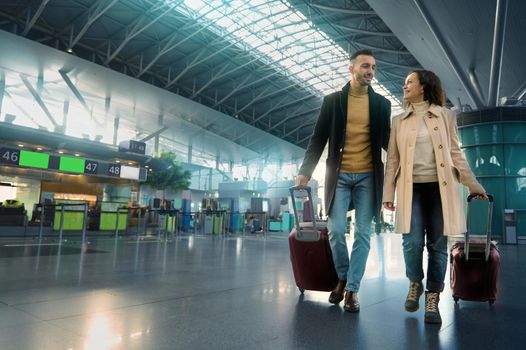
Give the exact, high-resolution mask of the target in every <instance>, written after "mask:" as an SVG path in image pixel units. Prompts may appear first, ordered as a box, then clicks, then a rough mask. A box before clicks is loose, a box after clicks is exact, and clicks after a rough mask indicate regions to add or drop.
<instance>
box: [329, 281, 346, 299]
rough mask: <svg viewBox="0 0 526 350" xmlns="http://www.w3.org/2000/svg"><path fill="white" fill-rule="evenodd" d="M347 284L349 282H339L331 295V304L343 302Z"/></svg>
mask: <svg viewBox="0 0 526 350" xmlns="http://www.w3.org/2000/svg"><path fill="white" fill-rule="evenodd" d="M346 284H347V281H342V280H339V281H338V284H337V285H336V287H334V289H333V290H332V292H331V295H329V303H331V304H339V303H340V301H342V300H343V293H344V292H345V285H346Z"/></svg>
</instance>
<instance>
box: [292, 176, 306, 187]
mask: <svg viewBox="0 0 526 350" xmlns="http://www.w3.org/2000/svg"><path fill="white" fill-rule="evenodd" d="M308 183H309V178H308V177H307V176H305V175H298V176H297V177H296V184H295V185H296V186H307V184H308Z"/></svg>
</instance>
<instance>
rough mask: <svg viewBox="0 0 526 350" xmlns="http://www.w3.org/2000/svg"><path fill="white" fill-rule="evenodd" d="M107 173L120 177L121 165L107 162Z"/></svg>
mask: <svg viewBox="0 0 526 350" xmlns="http://www.w3.org/2000/svg"><path fill="white" fill-rule="evenodd" d="M108 175H109V176H115V177H120V176H121V165H120V164H112V163H110V164H108Z"/></svg>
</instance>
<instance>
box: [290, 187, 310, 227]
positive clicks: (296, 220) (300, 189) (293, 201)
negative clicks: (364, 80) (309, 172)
mask: <svg viewBox="0 0 526 350" xmlns="http://www.w3.org/2000/svg"><path fill="white" fill-rule="evenodd" d="M289 191H290V197H291V198H292V208H293V209H294V219H295V222H294V226H296V232H300V231H301V227H300V221H299V216H298V210H297V209H296V199H295V198H296V197H295V196H294V191H307V196H308V197H309V201H310V203H311V206H310V209H311V214H312V216H311V217H312V227H313V228H316V218H315V216H314V204H313V203H312V190H311V188H310V186H304V185H300V186H292V187H291V188H289Z"/></svg>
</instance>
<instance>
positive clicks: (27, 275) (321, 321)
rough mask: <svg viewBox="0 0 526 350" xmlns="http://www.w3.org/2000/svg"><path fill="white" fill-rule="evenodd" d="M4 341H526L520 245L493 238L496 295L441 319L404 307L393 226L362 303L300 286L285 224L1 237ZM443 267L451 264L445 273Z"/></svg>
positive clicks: (459, 345)
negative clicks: (338, 302) (224, 233)
mask: <svg viewBox="0 0 526 350" xmlns="http://www.w3.org/2000/svg"><path fill="white" fill-rule="evenodd" d="M0 245H1V248H0V253H1V255H0V276H1V278H0V349H2V350H6V349H16V350H20V349H42V350H44V349H53V350H56V349H156V350H157V349H272V350H276V349H519V348H522V349H524V347H525V344H526V316H525V315H526V303H525V302H524V295H525V290H526V269H525V268H524V266H526V246H501V247H500V252H501V258H502V265H501V275H500V281H499V296H498V300H497V301H496V303H495V304H494V305H493V306H491V307H490V306H489V305H488V303H475V302H465V301H461V302H460V303H459V304H458V305H455V303H454V302H453V300H452V298H451V292H450V289H449V287H446V290H445V292H444V293H443V294H442V296H441V302H440V310H441V314H442V318H443V324H442V325H441V326H437V325H425V324H424V322H423V310H422V308H421V309H420V310H419V311H418V312H416V313H407V312H406V311H405V310H404V307H403V303H404V299H405V295H406V289H407V281H406V279H405V277H404V272H403V260H402V255H401V238H400V236H399V235H394V234H383V235H380V236H375V237H374V238H373V240H372V247H371V255H370V258H369V263H368V267H367V271H366V276H365V278H364V281H363V282H362V287H361V290H360V293H359V299H360V302H361V312H360V313H359V314H350V313H346V312H344V311H343V309H342V307H341V306H333V305H330V304H329V303H328V302H327V298H328V293H319V292H309V291H307V292H305V295H303V296H301V295H300V293H299V292H298V290H297V288H296V286H295V285H294V280H293V277H292V272H291V267H290V262H289V254H288V245H287V240H286V238H285V237H284V236H280V235H277V234H276V235H272V236H270V237H266V238H265V237H262V236H250V237H245V238H235V237H231V238H218V237H210V236H189V237H176V238H175V239H171V238H170V239H168V240H164V239H161V240H158V239H157V237H152V238H147V239H140V240H137V239H135V238H121V239H118V240H114V239H108V238H106V239H99V240H93V239H91V240H90V244H85V245H81V244H80V242H78V241H66V242H64V243H63V244H62V245H61V246H58V245H55V243H53V242H50V241H45V242H43V244H40V245H39V244H38V241H37V240H26V241H9V240H2V241H0ZM446 279H449V274H448V276H447V277H446Z"/></svg>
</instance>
